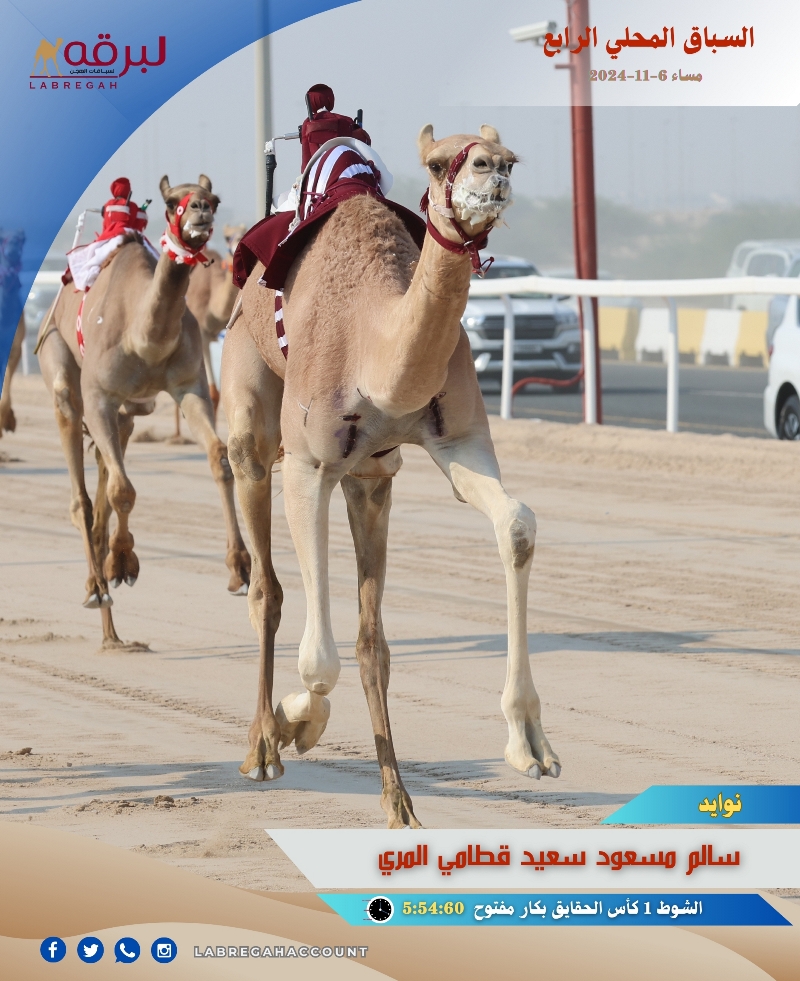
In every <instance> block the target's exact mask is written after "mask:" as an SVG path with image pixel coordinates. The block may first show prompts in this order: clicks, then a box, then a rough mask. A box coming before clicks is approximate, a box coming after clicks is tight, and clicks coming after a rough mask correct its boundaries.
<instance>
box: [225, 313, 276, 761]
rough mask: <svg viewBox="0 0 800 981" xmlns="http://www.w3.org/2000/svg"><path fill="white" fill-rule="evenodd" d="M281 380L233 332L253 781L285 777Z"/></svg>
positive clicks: (228, 408) (230, 410) (234, 438)
mask: <svg viewBox="0 0 800 981" xmlns="http://www.w3.org/2000/svg"><path fill="white" fill-rule="evenodd" d="M282 393H283V383H282V382H281V380H280V379H279V378H278V377H277V376H276V375H275V374H273V372H272V371H270V369H269V368H268V367H267V365H266V364H265V363H264V362H263V361H262V359H261V356H260V355H259V353H258V351H257V349H256V348H255V345H254V344H253V342H252V339H251V338H250V335H249V334H248V332H247V331H246V330H243V329H240V330H237V331H233V332H231V333H230V334H229V336H228V338H227V339H226V341H225V349H224V353H223V374H222V402H223V405H224V407H225V415H226V417H227V419H228V426H229V429H230V435H229V437H228V458H229V459H230V462H231V467H232V469H233V474H234V477H235V478H236V492H237V495H238V497H239V506H240V507H241V509H242V517H243V519H244V523H245V526H246V528H247V532H248V534H249V536H250V543H251V548H252V552H253V566H252V570H251V578H250V589H249V591H248V593H247V604H248V606H249V608H250V622H251V623H252V625H253V629H254V630H255V631H256V633H257V634H258V646H259V675H258V695H257V698H256V710H255V716H254V718H253V722H252V724H251V726H250V731H249V733H248V742H249V749H248V753H247V756H246V757H245V759H244V762H243V763H242V765H241V766H240V767H239V772H240V773H242V774H244V775H245V776H246V777H249V778H250V779H251V780H275V779H276V778H278V777H280V776H283V764H282V763H281V757H280V742H281V730H280V726H279V725H278V722H277V720H276V718H275V713H274V711H273V707H272V685H273V675H274V669H275V634H276V632H277V630H278V626H279V624H280V622H281V605H282V603H283V590H282V589H281V584H280V583H279V582H278V577H277V576H276V575H275V569H274V568H273V565H272V554H271V553H272V472H271V471H272V465H273V463H274V462H275V460H276V459H277V456H278V449H279V446H280V413H281V396H282Z"/></svg>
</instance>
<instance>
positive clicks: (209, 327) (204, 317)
mask: <svg viewBox="0 0 800 981" xmlns="http://www.w3.org/2000/svg"><path fill="white" fill-rule="evenodd" d="M246 231H247V225H225V226H223V229H222V234H223V235H224V236H225V243H226V245H227V254H226V255H225V257H224V258H223V257H222V256H221V255H220V254H219V252H216V251H214V250H213V249H205V254H206V255H207V256H208V258H209V259H213V260H214V261H213V262H212V263H211V264H210V265H208V266H203V265H198V266H195V268H194V271H193V272H192V275H191V276H190V278H189V289H188V290H187V292H186V306H187V307H188V308H189V309H190V310H191V312H192V313H193V314H194V315H195V318H196V320H197V323H198V324H199V325H200V337H201V338H202V341H203V362H204V364H205V369H206V379H207V380H208V390H209V392H210V393H211V401H212V403H213V405H214V414H215V416H216V412H217V406H218V405H219V391H218V390H217V383H216V381H215V379H214V372H213V370H212V367H211V350H210V346H211V343H212V341H215V340H216V339H217V337H219V334H220V331H222V330H224V329H225V325H226V324H227V323H228V318H229V317H230V315H231V311H232V310H233V304H234V303H235V302H236V297H237V296H238V295H239V290H238V289H237V288H236V287H235V286H234V285H233V280H232V278H231V262H232V260H233V253H234V252H235V251H236V246H237V245H238V244H239V242H240V240H241V238H242V235H244V233H245V232H246Z"/></svg>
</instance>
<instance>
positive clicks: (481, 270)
mask: <svg viewBox="0 0 800 981" xmlns="http://www.w3.org/2000/svg"><path fill="white" fill-rule="evenodd" d="M474 146H478V143H477V141H476V142H474V143H468V144H467V145H466V146H465V147H464V149H463V150H461V151H460V152H459V153H457V154H456V156H455V157H454V159H453V162H452V163H451V164H450V168H449V170H448V171H447V177H445V180H444V204H445V207H444V212H445V217H447V218H449V219H450V224H451V225H452V226H453V228H455V230H456V231H457V232H458V234H459V236H460V238H461V241H462V243H463V244H462V245H459V244H458V243H457V242H451V241H450V239H449V238H445V237H444V235H442V233H441V232H440V231H439V229H438V228H437V227H436V226H435V225H434V224H433V222H432V221H431V216H430V214H429V211H428V209H429V207H430V191H429V190H426V191H425V193H424V194H423V195H422V200H421V201H420V203H419V210H420V211H421V212H422V213H423V214H424V215H425V218H426V219H427V222H428V232H429V233H430V235H431V237H432V238H433V240H434V242H437V243H438V244H439V245H441V246H442V248H443V249H447V251H448V252H455V253H457V254H459V255H464V254H465V253H469V257H470V259H471V261H472V268H473V269H474V270H475V272H476V273H477V274H478V275H479V276H481V277H483V276H485V275H486V270H487V269H488V268H489V267H490V266H491V264H492V263H493V262H494V256H490V257H489V258H488V259H487V260H486V261H485V262H483V263H482V262H481V257H480V255H479V253H480V250H481V249H485V248H486V246H487V244H488V242H489V232H490V231H491V229H490V228H489V229H487V230H486V231H485V232H481V234H480V235H478V236H477V238H467V235H466V232H465V231H464V229H463V228H462V227H461V225H459V223H458V222H457V221H456V220H455V216H454V214H453V184H454V183H455V179H456V175H457V174H458V172H459V170H461V167H462V166H463V164H464V161H465V160H466V159H467V155H468V154H469V151H470V150H471V149H472V148H473V147H474ZM437 210H438V209H437Z"/></svg>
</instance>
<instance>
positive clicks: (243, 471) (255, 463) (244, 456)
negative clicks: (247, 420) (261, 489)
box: [228, 430, 267, 480]
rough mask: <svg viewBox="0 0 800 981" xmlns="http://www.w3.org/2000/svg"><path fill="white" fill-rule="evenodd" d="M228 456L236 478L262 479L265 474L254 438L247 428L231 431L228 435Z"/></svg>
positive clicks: (265, 470) (265, 469)
mask: <svg viewBox="0 0 800 981" xmlns="http://www.w3.org/2000/svg"><path fill="white" fill-rule="evenodd" d="M228 457H229V459H230V462H231V465H232V466H233V469H234V473H235V474H236V476H237V478H240V479H241V478H246V479H247V480H263V479H264V478H265V477H266V476H267V468H266V466H265V465H264V462H263V461H262V459H261V454H260V453H259V450H258V445H257V444H256V438H255V436H254V435H253V433H252V432H250V431H249V430H245V431H243V432H233V433H231V435H230V436H229V437H228Z"/></svg>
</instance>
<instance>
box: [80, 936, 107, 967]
mask: <svg viewBox="0 0 800 981" xmlns="http://www.w3.org/2000/svg"><path fill="white" fill-rule="evenodd" d="M102 956H103V941H102V940H99V939H98V938H97V937H84V938H83V940H81V941H79V942H78V957H80V959H81V960H82V961H83V962H84V964H96V963H97V962H98V961H99V960H100V958H101V957H102Z"/></svg>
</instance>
